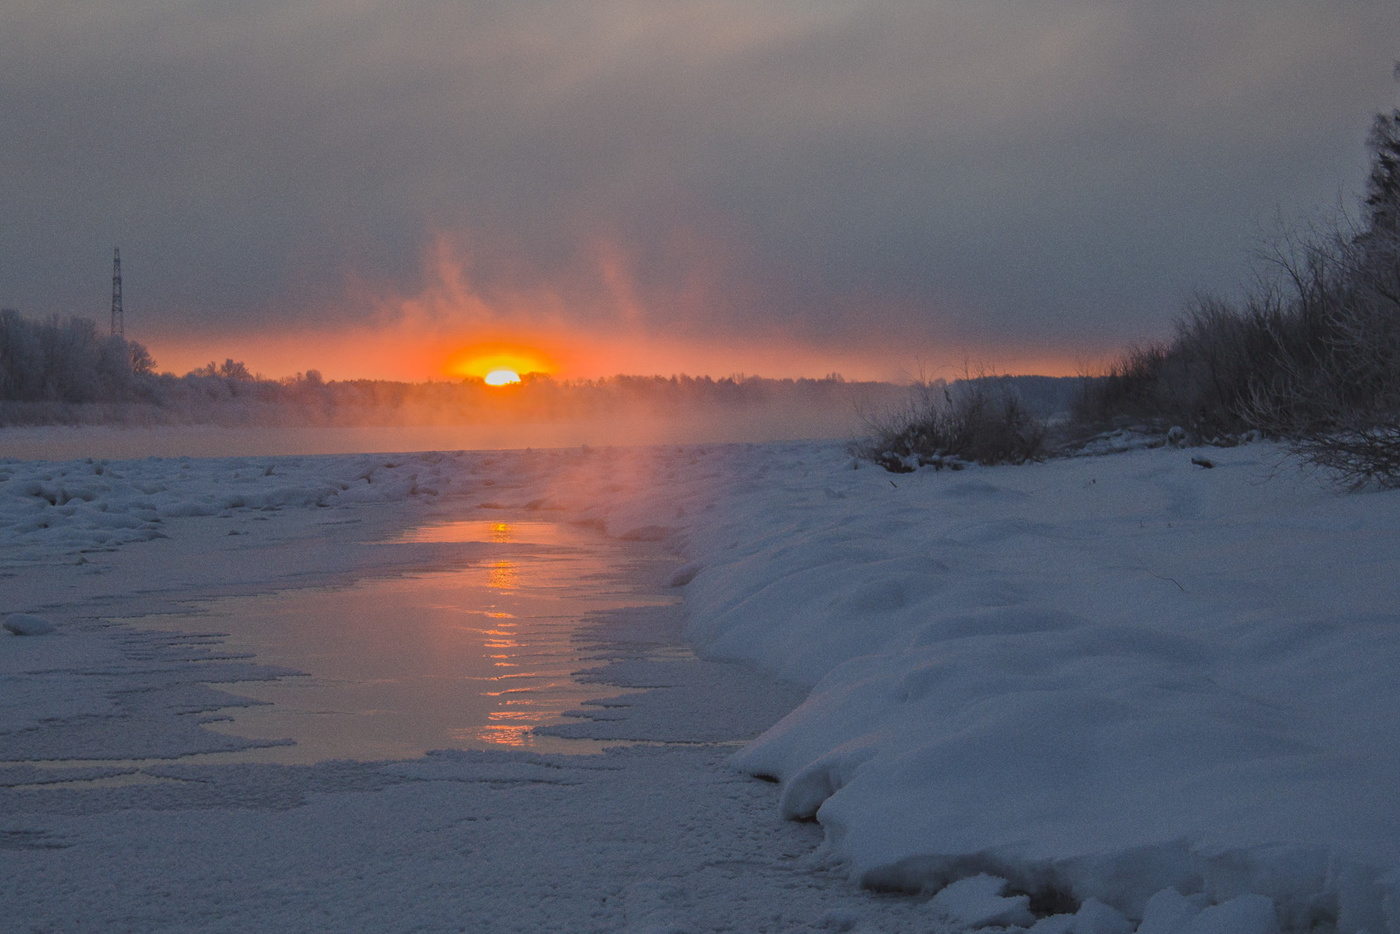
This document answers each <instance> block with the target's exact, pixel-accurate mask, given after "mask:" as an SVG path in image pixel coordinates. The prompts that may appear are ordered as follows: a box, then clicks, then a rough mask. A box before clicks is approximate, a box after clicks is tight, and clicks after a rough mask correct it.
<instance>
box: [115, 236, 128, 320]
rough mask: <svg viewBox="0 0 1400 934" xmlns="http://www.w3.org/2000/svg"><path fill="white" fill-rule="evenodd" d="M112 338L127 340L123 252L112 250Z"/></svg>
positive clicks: (116, 249)
mask: <svg viewBox="0 0 1400 934" xmlns="http://www.w3.org/2000/svg"><path fill="white" fill-rule="evenodd" d="M112 336H113V337H120V338H123V339H125V337H126V322H125V321H123V320H122V251H121V250H120V249H118V248H117V247H113V248H112Z"/></svg>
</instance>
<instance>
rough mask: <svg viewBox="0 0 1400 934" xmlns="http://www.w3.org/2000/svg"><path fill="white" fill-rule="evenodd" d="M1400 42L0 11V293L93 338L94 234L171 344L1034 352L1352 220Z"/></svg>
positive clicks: (771, 16)
mask: <svg viewBox="0 0 1400 934" xmlns="http://www.w3.org/2000/svg"><path fill="white" fill-rule="evenodd" d="M1396 58H1400V15H1397V11H1396V7H1395V2H1394V0H1326V2H1321V0H1319V2H1313V3H1294V2H1287V0H1213V2H1204V0H1202V2H1196V0H1184V2H1183V0H1122V2H1113V3H1110V2H1091V0H951V2H940V0H919V2H859V0H742V2H724V0H587V2H569V0H494V2H485V0H392V2H389V0H337V2H330V0H297V2H291V0H239V2H237V3H232V2H227V0H123V2H120V3H117V2H112V0H5V2H4V3H3V4H0V75H3V78H0V305H2V306H4V307H15V308H19V309H20V310H21V311H22V312H24V313H26V314H29V315H36V316H37V315H44V314H49V313H59V314H65V315H66V314H80V315H84V316H89V317H94V318H98V319H99V320H100V321H102V322H103V323H104V325H105V321H106V316H107V307H108V299H109V290H110V275H111V251H112V248H113V247H114V246H118V245H119V246H120V247H121V250H122V256H123V265H124V272H125V299H126V310H127V329H128V332H129V336H132V337H134V338H136V339H139V340H143V341H145V342H147V343H148V344H150V345H151V346H152V349H153V350H154V351H155V352H156V357H157V359H158V360H159V361H160V362H161V363H162V364H163V365H170V366H172V367H174V368H177V369H178V368H179V364H181V363H183V362H184V358H185V357H187V356H189V355H190V354H194V355H195V356H196V357H202V358H212V357H215V356H217V357H219V358H220V359H222V358H223V356H226V355H230V354H232V355H235V356H238V355H240V354H241V355H245V356H247V355H253V356H255V357H256V356H257V354H259V353H263V354H265V357H266V359H261V360H260V359H251V360H250V361H249V362H250V364H251V365H253V366H254V367H255V368H259V369H263V370H265V371H268V372H269V373H270V374H271V375H283V373H282V372H281V371H286V370H289V369H290V368H291V367H290V364H287V363H286V362H285V359H284V358H283V357H276V356H275V355H273V354H271V353H270V352H269V351H268V350H267V348H268V347H269V346H271V343H274V342H276V341H278V340H282V339H283V337H284V336H286V335H293V336H294V337H295V339H296V340H297V341H298V342H299V343H298V344H297V347H298V348H299V349H298V351H297V352H298V353H299V354H300V355H301V356H300V357H298V358H297V359H298V360H300V359H303V358H304V359H305V363H304V364H301V365H300V366H297V367H295V368H303V367H315V366H320V367H322V368H323V369H329V370H330V371H331V372H330V373H329V374H328V375H337V376H344V375H354V374H351V373H348V372H344V371H345V369H346V367H349V366H351V363H348V362H346V359H344V358H335V359H332V357H334V354H333V353H332V349H333V347H334V346H335V345H336V341H337V340H339V341H341V344H342V345H344V346H342V347H341V350H340V351H339V352H341V353H342V354H344V353H351V351H350V350H347V348H349V347H350V345H349V344H347V343H345V341H346V339H347V338H346V335H352V334H353V335H358V336H359V337H361V338H363V337H365V336H366V335H369V336H373V335H375V334H378V333H383V334H390V333H395V334H412V335H416V337H415V339H419V338H421V339H423V340H427V341H443V342H451V341H460V340H464V339H467V338H471V337H473V336H480V337H482V338H483V339H485V338H488V337H489V338H492V339H510V340H514V341H517V342H520V343H525V344H530V343H531V342H532V341H535V340H540V341H543V342H544V343H546V344H550V342H551V341H552V342H553V343H552V344H551V346H553V347H554V348H555V355H556V356H559V355H560V354H559V353H558V345H559V343H560V341H565V342H568V341H575V342H578V343H579V344H580V345H582V344H583V343H586V342H588V341H592V342H593V343H594V344H595V345H596V346H597V347H599V348H606V347H609V346H612V347H614V348H615V351H614V352H613V354H612V357H613V358H615V359H609V358H608V352H607V351H606V349H601V350H598V352H597V353H596V354H595V355H594V357H593V358H589V359H590V360H591V362H584V359H583V358H582V357H580V358H578V359H577V360H575V361H574V362H573V364H571V366H572V369H573V371H574V372H573V373H571V374H569V375H599V374H598V373H592V372H586V371H588V370H589V369H594V370H601V371H604V372H617V371H626V372H671V371H672V370H681V369H688V370H689V371H690V372H696V371H704V370H708V371H710V372H712V373H714V374H715V375H723V374H724V373H728V372H731V371H735V370H748V371H750V372H753V370H754V369H761V368H764V367H766V370H767V372H771V373H773V374H774V375H797V374H798V373H799V372H804V373H806V374H807V375H821V374H822V373H824V372H826V371H828V370H842V371H844V372H846V373H847V375H859V376H871V375H874V376H898V375H900V374H901V373H903V374H908V373H911V372H913V371H914V370H916V369H917V368H918V367H920V366H922V367H925V368H928V369H932V370H937V369H938V368H939V367H942V366H944V365H945V364H948V363H951V362H956V361H960V360H961V359H962V358H963V357H964V356H969V357H972V358H974V359H976V360H981V361H983V362H986V363H989V364H991V365H993V366H1001V367H1004V368H1010V369H1027V368H1030V369H1035V368H1037V367H1036V363H1037V361H1041V362H1043V363H1044V366H1042V367H1040V368H1042V369H1045V368H1050V367H1052V366H1053V365H1054V361H1060V363H1061V364H1063V362H1064V361H1067V360H1085V361H1088V360H1092V359H1096V358H1100V357H1102V356H1103V355H1104V354H1106V353H1109V352H1111V350H1112V349H1113V348H1115V347H1120V346H1122V345H1124V344H1126V343H1128V342H1131V341H1135V340H1142V339H1144V338H1152V337H1158V336H1162V335H1164V334H1166V333H1168V331H1169V329H1170V325H1171V321H1172V319H1173V317H1174V316H1175V315H1176V313H1177V311H1178V310H1179V309H1180V308H1181V306H1182V304H1183V302H1184V301H1185V300H1186V299H1187V298H1189V297H1190V295H1191V294H1192V293H1193V291H1197V290H1211V291H1223V292H1228V291H1230V290H1232V289H1234V288H1235V287H1236V286H1237V285H1238V284H1239V283H1241V282H1243V281H1245V280H1246V278H1247V277H1248V276H1249V275H1250V252H1251V250H1252V249H1253V248H1255V247H1256V246H1257V245H1258V243H1259V238H1260V237H1261V236H1264V235H1267V234H1268V233H1269V231H1270V230H1271V229H1273V227H1274V226H1275V224H1276V223H1277V221H1278V219H1279V218H1283V219H1284V220H1285V221H1287V222H1294V221H1297V220H1299V219H1304V218H1307V217H1315V216H1317V215H1318V213H1319V212H1325V211H1327V210H1330V209H1333V208H1335V207H1337V206H1338V205H1341V206H1344V207H1351V206H1354V204H1355V201H1356V195H1357V193H1358V192H1359V190H1360V188H1361V186H1362V183H1363V180H1364V177H1365V169H1366V151H1365V146H1364V143H1365V138H1366V133H1367V129H1368V127H1369V124H1370V120H1371V116H1372V114H1374V113H1375V112H1376V111H1378V110H1381V109H1388V108H1390V107H1393V106H1396V105H1397V104H1400V86H1397V85H1396V84H1395V82H1394V81H1393V79H1392V75H1391V69H1392V65H1393V62H1394V60H1395V59H1396ZM259 341H261V342H262V343H258V342H259ZM610 342H611V343H610ZM624 344H625V346H626V348H627V349H626V350H625V352H624V351H623V350H622V349H621V348H622V347H623V346H624ZM356 346H360V347H361V348H362V349H361V350H360V351H354V353H359V354H363V353H364V351H363V346H364V345H356ZM260 347H261V348H263V349H262V350H259V349H258V348H260ZM687 347H690V348H695V352H694V353H693V354H690V355H689V356H687V351H686V349H685V348H687ZM205 348H207V349H205ZM649 348H650V349H649ZM354 353H351V357H352V358H353V356H354ZM163 355H164V357H163ZM327 355H328V356H327ZM284 356H285V355H284ZM321 356H326V359H325V360H322V359H321ZM197 362H199V360H198V359H191V360H190V361H189V363H190V365H193V364H194V363H197ZM376 365H377V362H376V361H375V360H374V359H372V355H371V357H366V358H365V360H364V363H363V370H364V372H365V374H366V375H384V374H383V373H382V372H381V370H379V369H376V368H375V367H376ZM569 368H570V365H566V366H565V371H568V370H569ZM432 375H435V374H433V373H424V374H423V377H427V376H432Z"/></svg>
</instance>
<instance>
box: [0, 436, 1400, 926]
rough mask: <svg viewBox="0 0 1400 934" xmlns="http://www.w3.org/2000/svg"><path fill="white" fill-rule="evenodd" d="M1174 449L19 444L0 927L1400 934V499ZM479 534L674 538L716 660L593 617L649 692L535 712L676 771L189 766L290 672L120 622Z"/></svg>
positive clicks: (695, 636) (1282, 464) (14, 470)
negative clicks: (64, 447)
mask: <svg viewBox="0 0 1400 934" xmlns="http://www.w3.org/2000/svg"><path fill="white" fill-rule="evenodd" d="M1197 453H1199V452H1197ZM1191 457H1192V452H1191V451H1189V450H1179V449H1177V448H1175V447H1170V446H1168V447H1162V448H1159V449H1153V450H1138V451H1128V452H1123V453H1117V454H1113V455H1111V456H1104V457H1083V458H1076V459H1069V460H1060V461H1052V462H1049V463H1045V464H1040V465H1031V466H1025V467H1005V468H972V469H968V470H964V471H957V472H953V471H939V472H935V471H933V470H923V471H919V472H917V473H914V474H908V475H900V476H894V475H891V474H888V473H885V472H884V471H881V470H878V469H874V468H871V467H870V466H869V465H860V466H859V469H852V467H853V463H852V461H851V459H850V457H849V455H847V454H845V453H844V451H843V450H842V447H841V446H840V445H838V444H833V443H812V444H801V443H781V444H767V445H733V446H686V447H658V448H642V449H623V448H605V449H586V448H575V449H567V450H552V451H535V452H529V451H516V452H481V453H458V454H408V455H392V456H390V455H356V456H350V455H347V456H334V457H302V458H296V457H282V458H217V459H164V460H156V459H152V460H146V461H111V462H100V461H94V462H86V461H74V462H64V463H49V462H38V461H0V575H4V576H3V577H0V614H5V618H6V620H7V621H8V620H9V619H13V618H14V617H13V616H12V615H11V614H28V615H30V616H34V617H38V618H40V619H41V620H43V621H46V622H47V623H49V624H51V625H52V626H53V630H54V631H53V632H51V633H49V634H47V635H45V636H43V637H42V638H31V637H23V638H21V637H18V636H13V635H10V634H9V631H6V632H5V633H4V634H3V635H0V689H3V692H4V696H5V699H6V701H5V705H4V707H3V715H0V757H3V760H4V761H6V762H8V763H10V764H9V765H6V766H4V767H2V768H0V802H3V804H0V866H3V869H0V871H3V874H4V877H5V880H6V881H5V882H4V883H0V892H3V898H0V905H3V906H5V907H4V908H0V910H2V911H6V912H8V918H9V923H10V926H11V927H12V928H14V929H16V930H128V929H129V930H138V929H139V930H176V929H205V930H240V929H247V928H250V927H259V926H262V927H279V928H282V929H290V930H311V929H325V928H338V929H358V930H369V929H376V930H378V929H385V930H409V929H413V928H414V927H415V926H419V927H425V928H436V929H447V930H451V929H459V928H460V929H465V930H540V929H547V928H550V927H553V928H557V929H564V930H639V931H640V930H667V929H674V930H732V929H738V930H869V931H875V930H939V931H955V930H967V929H973V928H979V927H980V928H983V929H995V927H1002V928H1006V927H1007V926H1012V927H1015V928H1020V929H1031V930H1035V931H1038V932H1040V934H1049V932H1054V931H1076V932H1080V934H1086V932H1090V931H1105V932H1109V931H1112V932H1117V931H1120V930H1121V931H1129V930H1138V931H1139V932H1140V934H1168V932H1173V934H1181V932H1191V934H1208V932H1220V931H1226V930H1229V931H1233V932H1236V934H1246V932H1248V934H1254V932H1258V934H1270V932H1273V931H1275V930H1279V931H1283V932H1301V931H1314V930H1316V931H1339V932H1343V934H1356V932H1359V931H1368V932H1370V934H1383V932H1388V934H1400V780H1397V776H1400V679H1397V678H1396V677H1395V675H1394V673H1395V672H1396V671H1397V670H1400V610H1398V609H1397V607H1400V599H1397V598H1400V574H1397V570H1400V561H1397V558H1400V494H1397V493H1394V492H1389V493H1362V494H1356V495H1344V494H1340V493H1338V492H1336V491H1335V490H1334V489H1332V488H1330V487H1328V486H1327V485H1326V484H1325V483H1323V482H1321V481H1320V479H1319V478H1316V477H1312V476H1308V475H1305V474H1303V473H1301V472H1299V471H1298V470H1297V469H1296V468H1294V467H1293V466H1291V465H1290V464H1289V463H1288V462H1287V461H1286V460H1285V459H1284V458H1283V456H1282V455H1281V453H1280V451H1279V449H1277V448H1276V447H1274V446H1272V445H1268V444H1263V443H1256V444H1250V445H1246V446H1243V447H1238V448H1233V449H1220V450H1212V451H1211V452H1210V455H1209V459H1210V460H1211V462H1212V463H1213V464H1214V469H1211V470H1206V469H1203V468H1201V467H1199V466H1196V465H1193V464H1192V462H1191ZM477 509H510V510H535V511H541V510H542V511H547V512H548V514H549V515H551V516H552V517H556V518H559V519H561V520H563V521H572V522H579V523H584V524H587V525H588V526H590V527H592V528H596V529H599V530H602V531H605V532H606V533H607V534H608V535H610V536H612V537H613V538H616V539H619V540H622V541H631V542H638V543H644V544H646V546H647V547H649V548H651V549H653V552H654V554H656V555H658V556H664V558H665V562H666V564H665V567H664V568H662V569H661V570H660V571H659V572H658V573H657V574H656V575H655V584H656V586H658V587H667V586H669V587H671V588H673V589H675V590H676V591H679V592H681V593H683V594H684V603H683V613H684V620H685V634H686V637H687V638H688V639H689V640H690V642H691V643H692V644H693V646H694V647H695V648H696V650H697V651H698V652H699V654H700V655H701V656H702V658H703V659H704V660H703V661H702V662H700V663H692V664H694V665H695V667H692V668H684V667H682V666H680V665H679V663H667V662H649V663H643V662H640V661H637V660H635V659H633V660H629V659H628V657H627V653H626V651H625V650H624V649H622V648H619V647H621V646H624V645H625V643H626V642H627V640H628V638H633V637H636V638H660V637H659V636H656V635H655V633H656V632H657V631H658V630H657V629H656V626H658V625H661V624H659V623H657V622H656V621H655V620H651V621H648V620H647V619H645V618H643V617H644V616H645V614H633V615H631V616H624V617H619V618H618V619H615V620H612V621H611V622H609V623H608V626H611V627H613V628H612V629H611V630H609V632H610V633H611V634H610V635H599V636H597V638H598V639H599V640H600V644H602V643H607V645H609V646H611V648H608V649H607V650H606V651H604V652H602V653H601V655H600V663H601V667H600V670H599V673H598V675H597V676H598V677H601V678H603V679H604V680H606V681H607V682H608V683H612V684H617V685H619V686H620V687H630V688H635V687H646V686H650V687H654V688H655V690H652V691H648V692H643V693H641V694H626V695H623V696H621V697H619V698H618V699H617V700H616V701H615V702H604V703H602V704H600V705H597V706H592V707H589V708H585V709H584V710H582V711H580V712H579V713H580V716H579V717H577V718H575V720H576V722H574V723H570V724H567V725H565V726H564V727H561V728H559V729H560V730H562V731H563V732H564V734H565V735H578V736H593V737H597V738H605V739H628V740H643V741H650V742H651V743H659V744H661V745H643V746H633V747H629V748H626V749H619V750H615V751H612V752H610V753H608V754H606V755H604V756H592V757H587V756H583V757H561V756H553V757H549V756H546V757H531V756H529V755H524V754H519V753H509V752H471V751H467V752H442V753H438V754H433V755H429V756H426V757H424V758H421V759H417V760H408V761H403V762H395V763H349V762H338V763H325V764H321V765H315V766H309V767H288V766H281V767H279V766H251V765H243V766H237V765H201V764H198V761H197V760H193V759H188V760H187V759H186V758H185V757H188V756H191V755H194V754H197V753H206V752H211V751H216V750H218V749H234V748H237V738H236V737H230V736H227V735H225V734H221V733H214V732H212V731H210V730H207V729H204V728H202V727H201V726H200V723H199V720H200V718H201V717H208V716H211V715H216V713H215V712H216V711H217V709H218V708H219V707H221V706H226V705H228V704H230V703H236V702H237V700H236V697H235V695H236V691H237V685H236V683H235V684H232V685H228V684H225V685H224V686H223V687H220V688H217V689H216V688H213V687H210V686H209V682H210V681H214V680H216V678H215V675H213V674H212V671H213V670H215V669H217V670H219V671H221V672H223V674H221V675H219V676H218V677H217V681H218V682H220V683H224V682H237V681H238V680H240V679H244V678H266V677H276V676H277V674H278V672H277V671H275V670H269V669H267V667H266V666H260V665H259V664H258V661H257V660H256V659H230V658H227V657H223V656H221V654H220V652H219V647H218V644H217V643H216V642H213V641H210V640H208V639H207V638H204V639H194V638H190V639H185V640H183V641H182V640H180V639H177V638H173V637H159V636H157V635H155V634H152V633H142V632H137V631H135V630H132V629H131V628H130V627H128V626H126V625H124V624H122V623H120V622H117V621H114V620H117V619H119V618H120V617H123V616H134V615H141V614H144V613H151V612H160V611H163V610H168V609H170V608H171V607H175V606H179V605H181V604H182V603H184V602H187V601H189V600H191V599H195V598H208V597H214V596H221V595H229V594H251V593H262V592H268V591H270V590H274V589H285V588H289V587H299V586H320V585H333V584H337V583H346V582H349V581H352V580H355V579H357V578H359V577H362V576H364V575H366V574H373V573H395V572H396V569H399V568H401V567H402V566H403V563H404V562H405V561H407V562H410V563H416V565H423V564H425V563H427V564H430V563H431V562H433V561H440V560H442V558H441V552H438V551H432V550H430V549H429V548H428V547H427V546H422V550H419V551H414V550H413V549H414V548H415V547H419V546H414V545H411V544H408V545H397V546H395V548H397V549H400V550H398V551H394V552H393V553H392V555H391V554H390V552H389V550H388V549H375V548H367V547H362V546H359V545H353V544H352V543H351V542H349V540H348V538H349V537H348V536H346V535H345V534H344V532H345V531H346V530H347V529H348V528H351V527H353V528H354V529H355V535H354V536H353V538H354V539H355V541H356V542H360V543H363V542H364V541H367V540H369V539H371V538H374V537H375V536H372V535H367V534H364V533H365V532H366V531H371V530H372V531H375V532H377V533H384V535H387V534H389V533H391V532H392V531H393V530H394V529H396V528H406V527H409V526H411V525H413V524H414V523H416V522H420V521H422V520H423V519H425V518H427V517H432V516H438V517H440V516H443V515H450V514H453V513H455V512H460V511H468V510H477ZM234 532H236V533H239V534H236V535H231V534H230V533H234ZM380 537H381V538H382V537H383V535H381V536H380ZM403 549H407V550H403ZM458 557H460V556H458ZM666 625H671V624H669V623H668V624H666ZM629 626H630V627H633V628H634V629H635V632H633V631H632V630H628V629H627V628H626V627H629ZM617 627H622V628H617ZM647 627H652V628H650V629H648V628H647ZM663 628H664V627H663ZM629 632H631V633H632V635H630V636H629V635H628V634H627V633H629ZM638 633H652V635H650V636H642V635H638ZM722 662H733V663H736V664H733V665H729V664H721V663H722ZM646 664H652V665H655V667H651V668H648V667H645V666H646ZM773 679H778V680H773ZM785 685H796V686H797V687H796V688H792V687H787V686H785ZM716 686H718V687H716ZM804 691H805V692H806V697H805V700H802V702H801V703H800V705H797V706H796V709H793V710H792V711H791V712H790V713H787V715H786V716H782V717H781V719H778V720H777V722H776V723H771V721H772V720H774V719H775V718H777V717H778V716H779V715H780V714H781V713H782V712H783V710H782V708H783V707H784V706H785V705H788V704H792V703H795V702H796V701H797V700H798V699H800V698H801V697H802V694H803V692H804ZM230 692H232V693H230ZM764 697H770V698H777V699H776V700H770V701H769V702H768V703H767V704H766V705H765V703H764V702H763V700H762V699H763V698H764ZM760 708H763V709H762V710H760ZM770 724H771V725H770ZM760 731H761V735H758V736H757V738H755V739H753V741H752V742H749V743H748V744H747V745H745V746H743V748H741V749H738V750H737V751H736V750H735V748H734V747H732V746H724V745H719V746H715V745H705V744H706V743H714V742H716V741H722V740H725V739H734V738H740V737H743V736H747V735H752V734H753V733H757V732H760ZM157 759H166V760H168V761H167V762H166V763H165V764H159V763H156V762H153V760H157ZM749 776H756V777H759V776H761V777H764V778H769V779H776V780H777V782H778V784H777V785H773V784H769V783H767V782H762V781H757V780H755V779H754V778H751V777H749ZM785 818H798V819H801V820H798V821H794V820H786V819H785ZM807 819H812V820H814V821H815V823H810V822H807ZM818 844H819V845H818ZM856 883H860V884H861V885H863V886H864V887H865V889H864V890H862V889H861V888H859V887H857V885H856ZM898 892H902V893H911V894H907V895H903V896H898V895H894V894H879V893H898ZM16 919H19V920H18V923H16ZM988 926H992V927H991V928H989V927H988Z"/></svg>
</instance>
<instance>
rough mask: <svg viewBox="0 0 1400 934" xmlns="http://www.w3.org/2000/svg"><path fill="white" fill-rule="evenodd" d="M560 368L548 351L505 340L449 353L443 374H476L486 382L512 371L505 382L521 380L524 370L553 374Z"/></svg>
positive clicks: (463, 375) (466, 375)
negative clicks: (495, 376)
mask: <svg viewBox="0 0 1400 934" xmlns="http://www.w3.org/2000/svg"><path fill="white" fill-rule="evenodd" d="M558 370H559V367H558V365H557V364H555V362H554V361H553V360H552V359H551V358H550V357H549V356H548V355H547V354H544V353H542V352H540V351H538V350H535V349H533V348H530V347H526V346H523V345H520V344H505V343H497V344H474V345H470V346H468V347H465V348H463V349H461V350H458V351H457V352H455V353H453V354H452V355H450V356H449V357H448V358H447V359H446V360H445V361H444V362H443V364H442V375H444V376H452V377H456V378H458V379H461V378H464V377H472V376H474V377H477V378H479V379H487V382H490V380H489V378H488V377H490V376H491V375H492V374H495V373H510V374H511V375H513V376H514V377H515V379H513V380H506V382H519V381H520V374H522V373H545V374H552V373H556V372H558ZM491 385H493V386H499V385H503V383H491Z"/></svg>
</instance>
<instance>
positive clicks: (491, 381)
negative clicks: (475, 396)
mask: <svg viewBox="0 0 1400 934" xmlns="http://www.w3.org/2000/svg"><path fill="white" fill-rule="evenodd" d="M518 382H520V374H519V373H517V372H515V371H514V370H492V371H491V372H490V373H487V374H486V385H488V386H508V385H510V384H511V383H518Z"/></svg>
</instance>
